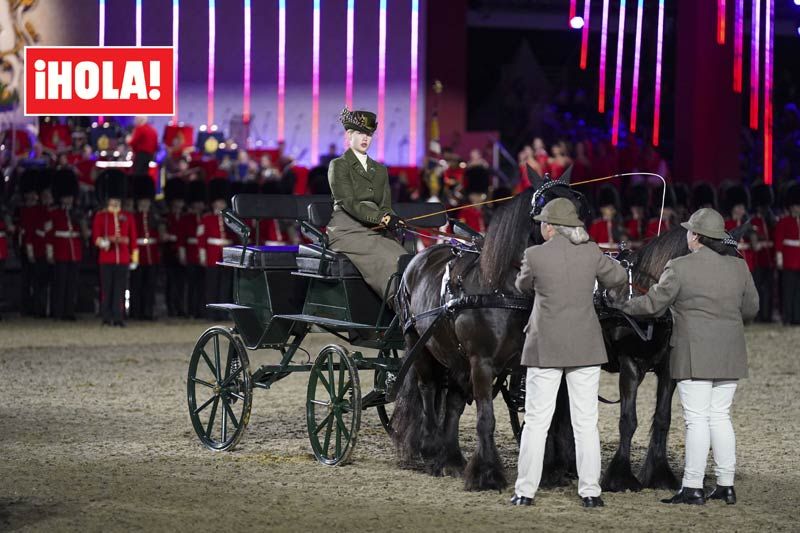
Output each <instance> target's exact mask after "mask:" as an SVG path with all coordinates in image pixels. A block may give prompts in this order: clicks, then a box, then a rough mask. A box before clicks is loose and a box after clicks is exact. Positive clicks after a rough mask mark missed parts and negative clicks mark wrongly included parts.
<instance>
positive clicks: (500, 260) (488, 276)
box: [480, 188, 535, 290]
mask: <svg viewBox="0 0 800 533" xmlns="http://www.w3.org/2000/svg"><path fill="white" fill-rule="evenodd" d="M534 192H535V190H534V189H533V188H529V189H526V190H525V191H523V192H521V193H520V194H518V195H517V196H516V197H515V198H514V199H513V200H511V201H510V202H508V203H507V204H506V205H503V206H502V207H498V209H497V214H496V215H495V216H494V217H493V220H492V223H491V224H490V225H489V229H488V230H487V231H486V238H485V240H484V244H483V250H482V251H481V262H480V272H481V277H482V278H483V280H484V282H485V283H486V284H487V285H488V286H489V288H491V289H493V290H499V289H501V288H502V287H503V286H504V284H505V281H506V278H507V277H508V276H509V274H510V273H511V271H512V269H514V268H516V263H518V262H519V261H520V260H521V259H522V253H523V252H524V251H525V248H527V247H528V240H529V238H530V233H531V227H532V226H531V220H530V211H531V199H532V198H533V193H534Z"/></svg>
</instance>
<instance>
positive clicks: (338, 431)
mask: <svg viewBox="0 0 800 533" xmlns="http://www.w3.org/2000/svg"><path fill="white" fill-rule="evenodd" d="M339 422H340V420H339V417H338V416H337V417H336V456H335V457H341V456H342V429H341V428H342V425H341V424H340V423H339Z"/></svg>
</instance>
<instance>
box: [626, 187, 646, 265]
mask: <svg viewBox="0 0 800 533" xmlns="http://www.w3.org/2000/svg"><path fill="white" fill-rule="evenodd" d="M648 204H649V194H648V190H647V185H641V184H640V185H634V186H633V187H631V190H630V195H629V198H628V207H629V209H630V216H628V219H627V220H626V221H625V229H624V237H625V240H626V242H627V243H628V247H629V248H631V249H632V250H638V249H639V248H641V247H642V244H643V243H644V233H645V229H646V226H647V207H648Z"/></svg>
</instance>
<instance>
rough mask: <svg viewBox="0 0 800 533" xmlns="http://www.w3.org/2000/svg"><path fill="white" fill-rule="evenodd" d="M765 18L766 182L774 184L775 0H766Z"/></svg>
mask: <svg viewBox="0 0 800 533" xmlns="http://www.w3.org/2000/svg"><path fill="white" fill-rule="evenodd" d="M764 15H765V16H764V18H765V19H766V20H765V22H766V27H765V29H764V183H766V184H767V185H771V184H772V68H773V59H774V58H773V53H774V51H775V50H774V47H773V45H774V38H775V0H766V4H765V12H764Z"/></svg>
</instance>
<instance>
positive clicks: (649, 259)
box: [634, 226, 689, 288]
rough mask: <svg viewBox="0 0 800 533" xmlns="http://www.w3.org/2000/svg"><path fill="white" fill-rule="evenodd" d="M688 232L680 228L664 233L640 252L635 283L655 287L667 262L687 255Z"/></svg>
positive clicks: (635, 269) (635, 268)
mask: <svg viewBox="0 0 800 533" xmlns="http://www.w3.org/2000/svg"><path fill="white" fill-rule="evenodd" d="M688 253H689V246H688V245H687V244H686V230H685V229H683V228H682V227H680V226H678V227H675V228H673V229H671V230H669V231H668V232H666V233H662V234H661V235H659V236H658V237H656V238H655V239H653V240H651V241H650V242H648V243H647V244H645V245H644V246H642V248H641V249H640V250H639V252H638V253H637V254H636V258H635V266H634V283H637V284H639V285H640V286H642V287H647V288H649V287H650V286H651V285H654V284H655V283H656V282H657V281H658V278H659V277H661V273H662V272H664V267H666V266H667V262H669V261H670V260H671V259H675V258H676V257H680V256H683V255H687V254H688Z"/></svg>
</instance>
